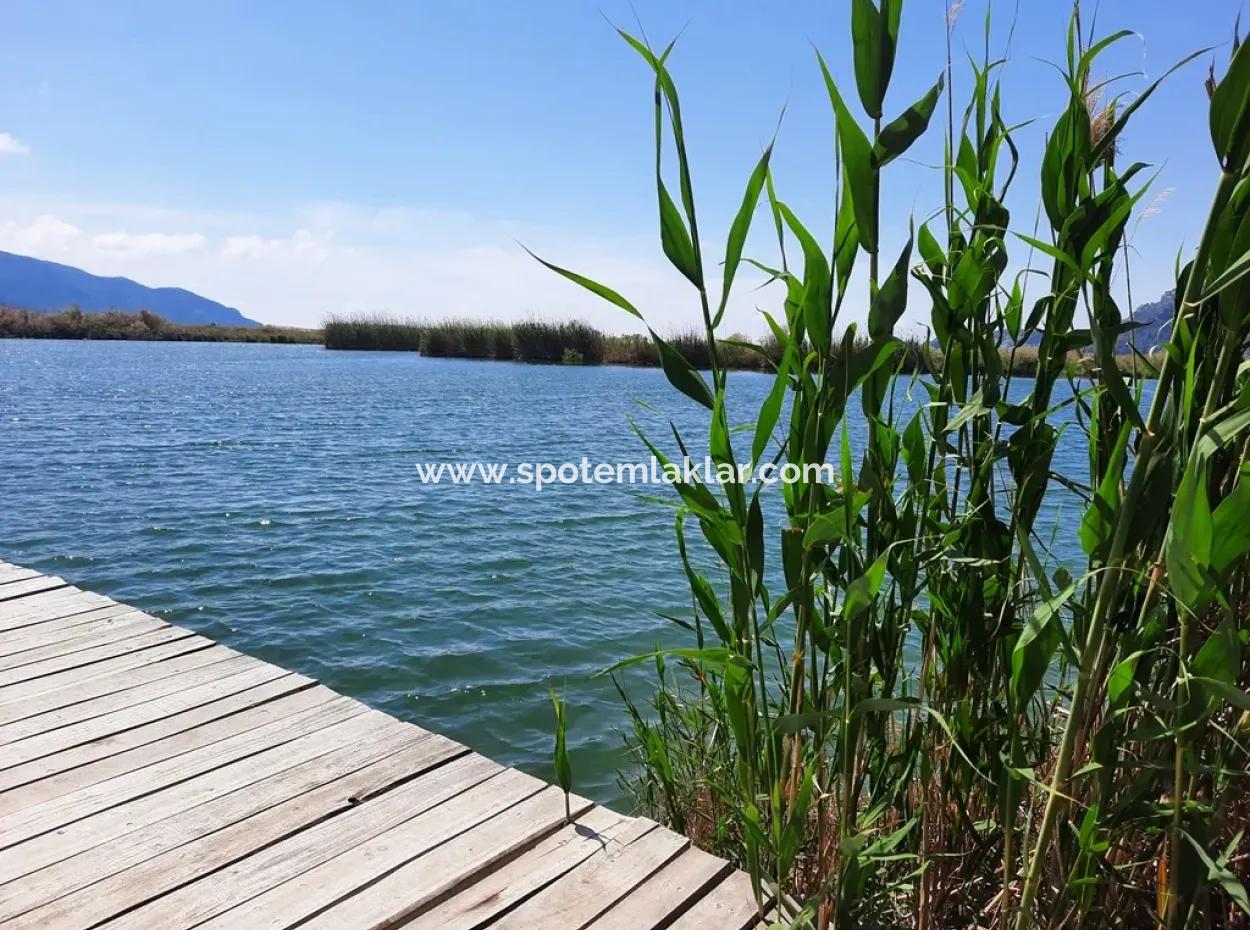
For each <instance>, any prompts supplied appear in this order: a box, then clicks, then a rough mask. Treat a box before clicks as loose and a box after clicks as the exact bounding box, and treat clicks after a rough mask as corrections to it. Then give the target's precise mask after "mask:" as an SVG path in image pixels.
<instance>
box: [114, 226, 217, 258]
mask: <svg viewBox="0 0 1250 930" xmlns="http://www.w3.org/2000/svg"><path fill="white" fill-rule="evenodd" d="M91 241H92V244H94V245H95V247H96V248H98V249H100V250H101V251H103V252H108V253H111V254H114V255H118V256H121V257H123V258H140V257H143V256H148V255H179V254H182V253H183V252H194V251H197V250H199V249H202V248H204V246H205V245H207V244H208V240H207V239H206V238H205V237H204V236H202V235H200V234H199V233H172V234H171V233H159V232H154V233H129V232H125V231H119V232H107V233H99V234H97V235H96V236H94V237H93V238H92V240H91Z"/></svg>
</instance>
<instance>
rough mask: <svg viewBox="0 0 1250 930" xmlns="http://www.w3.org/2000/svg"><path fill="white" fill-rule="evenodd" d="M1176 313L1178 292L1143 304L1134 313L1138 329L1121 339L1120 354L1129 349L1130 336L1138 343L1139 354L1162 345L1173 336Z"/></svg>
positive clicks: (1118, 347)
mask: <svg viewBox="0 0 1250 930" xmlns="http://www.w3.org/2000/svg"><path fill="white" fill-rule="evenodd" d="M1175 313H1176V291H1174V290H1172V291H1168V292H1167V293H1166V294H1164V295H1163V296H1162V297H1160V298H1159V299H1158V300H1156V301H1155V302H1154V303H1149V304H1142V305H1141V306H1140V307H1138V308H1137V309H1136V310H1134V311H1133V322H1134V323H1136V324H1137V325H1138V328H1137V329H1135V330H1133V332H1132V333H1125V334H1124V335H1123V336H1121V337H1120V342H1119V344H1118V345H1117V346H1116V349H1117V350H1118V351H1120V352H1128V351H1131V350H1130V349H1129V336H1130V335H1131V336H1132V337H1133V341H1134V342H1136V343H1137V349H1138V351H1139V352H1146V351H1148V350H1149V348H1150V347H1152V346H1157V345H1162V344H1163V343H1164V342H1166V341H1167V339H1168V337H1169V336H1170V335H1171V334H1172V316H1173V314H1175Z"/></svg>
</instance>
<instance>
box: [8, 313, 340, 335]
mask: <svg viewBox="0 0 1250 930" xmlns="http://www.w3.org/2000/svg"><path fill="white" fill-rule="evenodd" d="M322 338H323V337H322V333H321V331H320V330H316V329H295V328H290V327H283V326H216V325H212V324H210V325H208V326H188V325H185V324H183V323H173V322H171V321H169V320H167V319H165V318H164V317H161V316H157V315H156V314H155V313H152V312H151V311H148V310H140V311H139V312H138V313H123V312H122V311H120V310H109V311H107V312H104V313H84V312H83V311H82V310H80V309H79V308H78V307H69V308H67V309H65V310H60V311H57V312H56V313H47V312H43V311H38V310H19V309H17V308H15V307H0V339H128V340H138V341H149V342H151V341H158V340H159V341H163V342H281V343H318V342H321V341H322Z"/></svg>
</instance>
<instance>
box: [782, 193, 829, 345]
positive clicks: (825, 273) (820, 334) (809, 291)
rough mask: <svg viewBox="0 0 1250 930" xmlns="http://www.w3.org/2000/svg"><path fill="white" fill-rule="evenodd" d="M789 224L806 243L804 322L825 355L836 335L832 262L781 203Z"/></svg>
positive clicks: (804, 256) (801, 242)
mask: <svg viewBox="0 0 1250 930" xmlns="http://www.w3.org/2000/svg"><path fill="white" fill-rule="evenodd" d="M778 207H779V209H780V210H781V213H782V216H784V217H785V220H786V224H787V225H788V226H789V227H790V230H791V231H792V232H793V233H794V236H795V238H796V239H798V240H799V244H800V245H801V246H802V247H803V323H804V325H805V326H806V327H807V334H808V337H809V338H810V339H811V340H812V346H813V348H815V349H816V351H818V352H820V353H821V354H823V355H827V354H828V353H829V344H830V340H831V338H832V322H833V321H832V318H831V317H832V310H833V292H832V287H831V285H832V282H831V281H830V278H829V263H828V262H827V261H826V260H825V253H824V250H823V249H822V248H821V247H820V243H818V242H817V241H816V239H815V237H813V236H812V234H811V233H809V232H808V231H807V228H806V227H805V226H804V225H803V224H802V223H801V222H799V219H798V217H796V216H795V215H794V213H793V212H791V210H790V208H789V207H787V206H786V205H785V204H784V203H782V204H778Z"/></svg>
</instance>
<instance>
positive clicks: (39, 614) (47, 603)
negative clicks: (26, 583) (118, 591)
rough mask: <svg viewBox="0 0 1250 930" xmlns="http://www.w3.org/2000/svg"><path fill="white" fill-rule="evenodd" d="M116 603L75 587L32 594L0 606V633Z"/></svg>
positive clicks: (24, 629) (34, 625)
mask: <svg viewBox="0 0 1250 930" xmlns="http://www.w3.org/2000/svg"><path fill="white" fill-rule="evenodd" d="M116 604H117V601H115V600H113V599H112V598H111V597H105V596H104V595H103V594H95V593H93V592H91V591H82V590H79V589H78V588H75V587H72V586H71V587H68V588H58V589H57V590H55V591H48V592H45V593H42V594H31V595H29V596H27V597H24V598H22V599H21V600H17V601H8V602H4V603H0V632H5V633H11V632H13V631H15V630H23V631H27V630H29V629H30V628H32V627H36V626H38V625H39V624H41V623H47V622H49V621H51V620H61V619H63V618H65V617H72V616H74V615H75V614H80V613H82V612H84V611H87V610H95V609H96V608H98V607H112V606H115V605H116Z"/></svg>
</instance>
